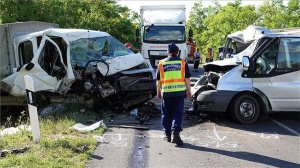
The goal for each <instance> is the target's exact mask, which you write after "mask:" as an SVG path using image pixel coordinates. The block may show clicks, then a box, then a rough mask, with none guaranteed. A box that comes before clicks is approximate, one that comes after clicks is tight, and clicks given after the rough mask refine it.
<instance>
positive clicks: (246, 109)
mask: <svg viewBox="0 0 300 168" xmlns="http://www.w3.org/2000/svg"><path fill="white" fill-rule="evenodd" d="M240 114H241V116H242V117H243V118H246V119H247V118H248V119H249V118H250V119H251V118H252V117H253V116H254V115H255V106H254V104H253V103H252V102H250V101H244V102H243V103H241V105H240Z"/></svg>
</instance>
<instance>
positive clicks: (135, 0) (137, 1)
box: [118, 0, 288, 19]
mask: <svg viewBox="0 0 300 168" xmlns="http://www.w3.org/2000/svg"><path fill="white" fill-rule="evenodd" d="M195 2H199V1H195V0H169V1H160V0H154V1H149V0H118V3H119V4H120V5H122V6H127V7H128V8H129V9H131V10H133V11H135V12H137V13H140V6H143V5H170V4H172V5H177V4H185V7H186V17H187V19H188V18H189V14H190V11H191V8H192V7H193V6H194V3H195ZM218 2H219V4H221V5H226V4H227V3H228V2H234V0H218ZM263 2H264V0H242V5H249V4H250V5H251V4H255V5H260V4H262V3H263ZM284 2H285V3H286V2H288V0H284ZM202 5H203V6H204V7H207V6H209V5H213V3H212V0H202Z"/></svg>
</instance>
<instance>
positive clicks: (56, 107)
mask: <svg viewBox="0 0 300 168" xmlns="http://www.w3.org/2000/svg"><path fill="white" fill-rule="evenodd" d="M63 109H64V106H63V105H62V104H58V103H54V104H50V105H48V106H46V107H44V108H43V109H41V110H38V113H39V115H40V116H41V117H45V116H49V115H53V114H54V113H56V112H62V111H63Z"/></svg>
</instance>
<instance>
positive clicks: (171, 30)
mask: <svg viewBox="0 0 300 168" xmlns="http://www.w3.org/2000/svg"><path fill="white" fill-rule="evenodd" d="M143 41H144V42H147V43H170V42H178V43H184V42H185V41H186V40H185V27H184V26H155V25H154V26H145V30H144V36H143Z"/></svg>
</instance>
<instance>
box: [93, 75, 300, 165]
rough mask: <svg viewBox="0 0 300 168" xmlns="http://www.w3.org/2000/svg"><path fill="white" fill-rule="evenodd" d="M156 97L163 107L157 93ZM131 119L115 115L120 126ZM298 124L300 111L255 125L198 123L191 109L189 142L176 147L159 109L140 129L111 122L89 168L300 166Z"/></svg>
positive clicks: (186, 126)
mask: <svg viewBox="0 0 300 168" xmlns="http://www.w3.org/2000/svg"><path fill="white" fill-rule="evenodd" d="M191 73H193V75H200V74H201V73H203V71H202V72H201V71H199V72H198V73H197V72H191ZM151 102H154V103H155V107H156V108H159V106H160V102H159V101H158V100H157V99H156V98H154V99H152V100H151ZM186 102H187V105H186V108H188V106H189V104H188V100H187V101H186ZM130 122H131V123H132V122H133V123H134V122H136V123H137V118H136V117H135V116H133V115H129V114H120V115H116V116H115V117H114V118H112V124H116V125H125V124H128V123H130ZM299 123H300V115H299V113H288V114H287V113H284V114H280V113H278V114H273V115H270V117H269V119H268V120H263V121H258V122H257V123H255V124H252V125H240V124H237V123H235V122H234V121H233V120H231V119H230V118H229V117H226V116H222V115H215V116H209V117H208V118H207V119H206V120H205V121H204V122H199V118H198V116H193V115H188V114H186V115H185V119H184V122H183V131H182V133H181V137H182V139H183V141H184V145H183V146H181V147H177V146H176V145H175V144H173V143H168V142H165V141H164V140H163V132H162V131H161V125H160V117H159V114H158V115H157V116H156V117H152V118H151V119H150V120H149V121H148V122H146V123H145V124H144V125H138V124H136V125H133V126H136V128H119V127H108V128H107V130H106V131H105V133H104V135H103V137H104V139H105V141H104V142H102V143H99V145H98V146H97V148H96V149H95V151H94V153H93V155H92V159H91V160H90V162H89V163H88V164H87V168H94V167H97V168H102V167H103V168H108V167H109V168H127V167H128V168H144V167H145V168H148V167H149V168H169V167H170V168H171V167H172V168H177V167H178V168H186V167H189V168H194V167H195V168H196V167H197V168H199V167H225V168H227V167H228V168H232V167H262V168H265V167H266V168H267V167H268V168H269V167H287V168H292V167H300V124H299ZM139 126H142V128H139V129H138V127H139ZM146 128H147V129H146Z"/></svg>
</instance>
